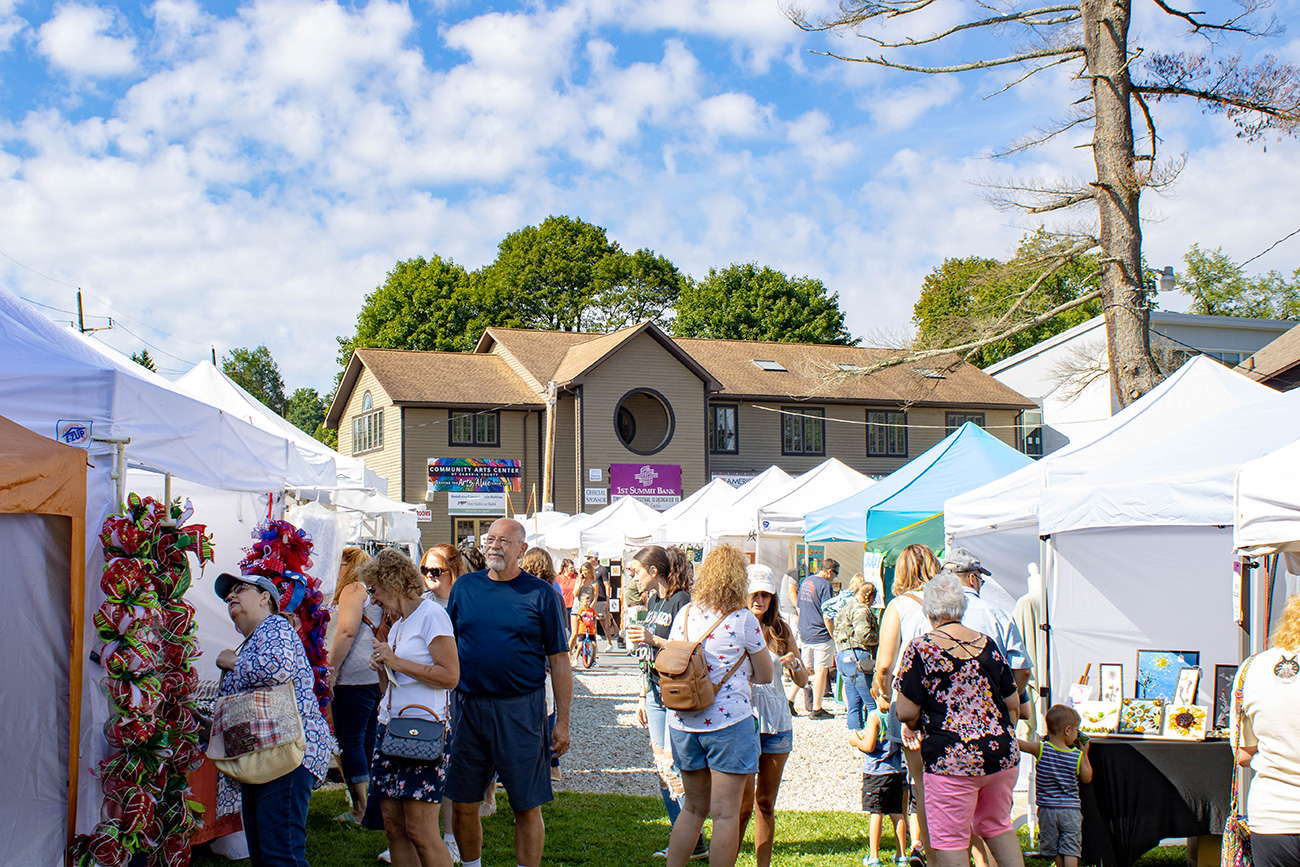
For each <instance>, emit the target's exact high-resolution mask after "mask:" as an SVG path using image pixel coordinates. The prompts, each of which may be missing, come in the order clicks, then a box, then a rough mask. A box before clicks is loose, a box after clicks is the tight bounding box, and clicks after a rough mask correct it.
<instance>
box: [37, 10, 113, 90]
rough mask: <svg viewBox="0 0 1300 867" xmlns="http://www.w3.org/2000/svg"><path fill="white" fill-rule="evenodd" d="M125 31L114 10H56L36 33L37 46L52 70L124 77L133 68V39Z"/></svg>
mask: <svg viewBox="0 0 1300 867" xmlns="http://www.w3.org/2000/svg"><path fill="white" fill-rule="evenodd" d="M125 29H126V28H125V26H124V25H123V24H122V23H121V22H120V13H118V12H117V10H116V9H114V8H111V7H103V6H74V5H65V6H59V7H58V8H56V9H55V12H54V17H53V18H51V19H50V20H48V21H46V22H45V23H44V24H42V25H41V27H40V30H39V31H37V46H38V48H39V50H40V52H41V54H43V55H44V56H45V58H46V59H47V60H48V61H49V62H50V63H51V64H52V65H53V66H55V67H57V68H59V69H61V70H63V71H64V72H69V73H72V74H73V75H84V76H92V77H93V76H111V75H125V74H126V73H128V72H131V71H132V70H134V69H135V68H136V58H135V48H136V41H135V37H133V36H131V35H130V34H129V33H126V32H124V31H125Z"/></svg>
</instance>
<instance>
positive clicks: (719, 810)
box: [668, 545, 773, 867]
mask: <svg viewBox="0 0 1300 867" xmlns="http://www.w3.org/2000/svg"><path fill="white" fill-rule="evenodd" d="M748 565H749V564H748V559H747V558H746V557H745V555H744V554H742V553H741V552H740V549H739V548H736V547H735V546H732V545H720V546H718V547H717V548H714V549H713V550H712V551H710V552H709V553H708V555H707V556H706V557H705V558H704V562H703V563H702V564H701V565H700V569H699V571H698V573H697V574H696V576H695V583H694V584H693V585H692V587H691V604H689V605H687V606H686V607H685V608H683V609H682V610H681V611H679V612H678V613H677V617H676V618H675V619H674V620H673V628H672V631H671V632H670V633H669V640H672V641H685V640H692V639H699V638H701V637H703V639H704V640H703V643H702V644H701V645H700V646H701V647H702V648H703V650H704V658H705V661H706V662H707V664H708V667H709V672H710V676H711V677H712V678H714V679H715V680H714V683H716V684H719V686H718V691H717V695H716V697H715V698H714V700H713V703H712V704H710V705H709V706H708V707H706V708H704V710H702V711H698V712H687V711H671V712H670V713H669V714H668V726H669V730H670V731H669V734H670V737H671V738H672V750H673V761H674V763H675V764H676V765H677V767H678V769H680V770H681V773H682V786H683V788H684V789H685V791H686V797H685V803H684V804H683V805H682V812H681V815H679V816H678V817H677V821H676V822H674V823H673V831H672V835H671V836H670V837H669V838H668V867H684V865H685V864H686V860H687V858H689V857H690V855H691V850H692V849H693V848H694V847H695V843H696V841H697V840H698V839H699V836H700V830H701V829H702V828H703V827H704V820H705V819H706V818H708V817H710V816H712V817H713V838H712V841H711V845H710V846H709V864H710V865H711V867H727V865H732V864H735V863H736V852H737V850H738V849H739V848H740V824H739V818H740V800H741V796H742V794H743V793H744V790H745V780H746V778H747V777H750V776H752V775H754V774H756V773H758V757H759V738H758V728H757V726H756V725H755V723H754V708H753V705H752V704H751V703H750V684H751V683H770V682H771V680H772V672H773V667H772V657H771V656H770V655H769V654H768V652H767V642H766V641H764V640H763V630H762V628H761V627H759V625H758V619H757V618H755V617H754V614H753V612H751V611H750V610H749V608H748V607H746V603H748V601H749V579H748V576H747V575H746V572H745V567H746V566H748ZM715 624H716V625H715ZM728 673H730V674H728Z"/></svg>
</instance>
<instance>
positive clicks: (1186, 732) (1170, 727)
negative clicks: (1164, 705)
mask: <svg viewBox="0 0 1300 867" xmlns="http://www.w3.org/2000/svg"><path fill="white" fill-rule="evenodd" d="M1209 719H1210V711H1209V709H1208V708H1204V707H1199V706H1197V705H1170V706H1169V709H1168V710H1167V711H1166V712H1165V737H1167V738H1175V739H1177V740H1180V741H1203V740H1205V724H1206V723H1207V722H1208V721H1209Z"/></svg>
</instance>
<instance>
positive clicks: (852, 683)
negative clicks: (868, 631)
mask: <svg viewBox="0 0 1300 867" xmlns="http://www.w3.org/2000/svg"><path fill="white" fill-rule="evenodd" d="M869 655H870V654H868V653H867V652H866V651H864V650H853V649H852V648H849V649H845V650H841V651H840V652H839V653H836V654H835V668H836V670H837V671H838V672H839V674H840V680H841V681H842V682H843V684H844V705H845V711H846V713H845V715H844V724H845V725H847V726H848V727H849V728H850V729H852V730H853V731H855V732H856V731H862V729H863V728H865V727H866V724H867V714H869V713H870V712H871V709H872V708H873V707H875V704H876V700H875V699H874V698H872V697H871V675H870V674H867V673H864V672H861V671H858V657H859V656H862V657H867V656H869Z"/></svg>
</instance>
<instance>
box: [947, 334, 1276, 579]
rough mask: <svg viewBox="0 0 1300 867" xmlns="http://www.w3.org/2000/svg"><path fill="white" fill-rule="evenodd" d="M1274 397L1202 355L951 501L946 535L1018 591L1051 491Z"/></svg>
mask: <svg viewBox="0 0 1300 867" xmlns="http://www.w3.org/2000/svg"><path fill="white" fill-rule="evenodd" d="M1276 394H1277V392H1276V391H1274V390H1273V389H1271V388H1269V387H1268V386H1265V385H1260V384H1259V383H1257V382H1255V381H1254V380H1253V379H1250V378H1249V377H1246V376H1243V375H1241V374H1240V373H1237V372H1235V371H1233V370H1230V369H1228V368H1226V367H1224V366H1223V365H1222V364H1219V363H1218V362H1217V361H1214V360H1213V359H1211V358H1208V357H1206V356H1197V357H1196V358H1193V359H1191V360H1190V361H1188V362H1187V363H1186V364H1184V365H1183V366H1182V367H1181V368H1179V369H1178V370H1177V371H1175V372H1174V373H1173V374H1172V375H1171V376H1170V377H1169V378H1167V379H1166V380H1165V381H1164V382H1162V383H1161V384H1160V385H1158V386H1156V387H1155V388H1154V389H1152V390H1151V391H1150V392H1148V393H1147V394H1146V395H1144V396H1143V397H1142V398H1140V399H1138V400H1136V401H1134V402H1133V403H1131V404H1130V405H1129V406H1127V407H1125V408H1124V409H1123V410H1121V411H1120V412H1118V413H1116V414H1115V415H1114V416H1113V417H1111V418H1109V419H1107V420H1106V421H1104V422H1100V423H1099V425H1098V427H1097V428H1096V429H1095V430H1094V431H1093V432H1092V434H1091V435H1090V436H1088V437H1086V438H1078V439H1076V440H1075V441H1074V442H1072V443H1070V444H1069V445H1068V446H1066V447H1065V448H1062V449H1060V450H1059V451H1055V452H1052V453H1051V454H1049V455H1047V456H1045V457H1043V458H1042V459H1040V460H1038V461H1036V462H1035V463H1033V464H1030V465H1029V466H1027V467H1024V468H1023V469H1020V470H1017V471H1015V472H1013V473H1011V474H1010V475H1007V476H1004V477H1003V478H1001V479H998V480H996V481H993V482H990V483H989V484H987V485H984V486H982V487H979V488H976V489H975V490H973V491H969V492H967V493H965V494H962V495H960V496H957V497H952V498H951V499H949V500H947V501H946V502H945V504H944V531H945V534H946V536H947V539H948V546H949V547H953V546H963V547H967V548H970V549H971V550H973V551H975V552H977V553H978V554H979V556H980V560H981V561H982V562H983V563H984V564H985V565H986V566H987V567H988V568H989V569H990V571H992V572H993V574H994V576H995V580H999V581H1002V580H1010V579H1014V580H1015V581H1016V585H1017V586H1019V585H1020V584H1023V582H1024V580H1025V576H1026V566H1027V564H1029V563H1038V562H1039V560H1040V556H1041V546H1040V542H1039V538H1038V537H1039V526H1038V511H1039V500H1040V499H1041V498H1042V496H1043V493H1044V491H1045V490H1047V489H1048V488H1049V487H1051V486H1055V485H1059V484H1062V483H1063V482H1067V481H1069V480H1070V479H1074V478H1078V477H1079V476H1081V475H1083V474H1084V473H1087V472H1089V471H1091V470H1093V469H1095V468H1097V467H1100V466H1103V465H1105V464H1107V463H1109V462H1111V461H1115V460H1118V459H1120V458H1123V457H1125V456H1126V455H1129V454H1131V453H1132V452H1134V451H1135V450H1138V449H1141V448H1143V447H1145V446H1147V445H1149V444H1150V443H1152V442H1154V441H1156V440H1158V439H1161V438H1163V437H1167V436H1170V435H1171V434H1174V433H1177V432H1178V431H1181V430H1185V429H1187V428H1189V427H1192V426H1193V425H1196V424H1199V423H1200V422H1203V421H1205V420H1206V419H1209V418H1213V417H1214V416H1217V415H1219V414H1221V413H1224V412H1228V411H1229V410H1233V409H1236V408H1238V407H1242V406H1248V405H1250V404H1253V403H1257V402H1258V401H1261V400H1264V399H1267V398H1269V397H1272V396H1275V395H1276ZM1044 574H1045V573H1044ZM1013 595H1014V594H1013Z"/></svg>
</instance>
